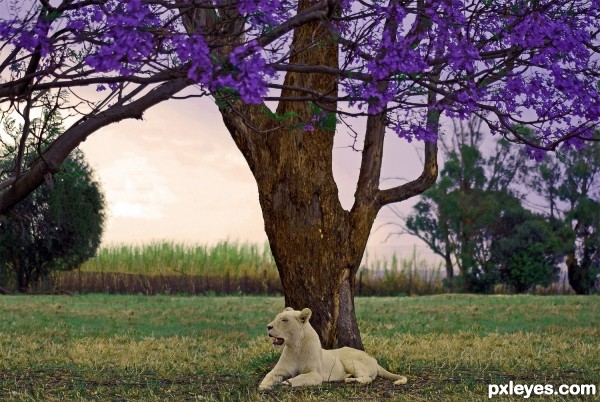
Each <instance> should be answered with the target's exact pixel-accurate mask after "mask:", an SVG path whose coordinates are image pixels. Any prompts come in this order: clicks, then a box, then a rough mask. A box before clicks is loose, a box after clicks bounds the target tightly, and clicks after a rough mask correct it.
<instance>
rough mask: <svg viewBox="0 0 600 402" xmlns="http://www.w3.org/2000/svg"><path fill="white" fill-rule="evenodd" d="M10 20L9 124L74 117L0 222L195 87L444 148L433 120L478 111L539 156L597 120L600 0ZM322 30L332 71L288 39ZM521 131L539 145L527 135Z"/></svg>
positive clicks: (144, 9) (236, 6)
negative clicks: (302, 105)
mask: <svg viewBox="0 0 600 402" xmlns="http://www.w3.org/2000/svg"><path fill="white" fill-rule="evenodd" d="M7 8H8V9H9V10H10V12H9V15H3V16H2V17H1V18H0V40H1V43H0V46H1V49H2V52H1V53H0V57H1V60H0V74H1V82H0V105H1V106H2V112H3V114H4V115H10V114H15V112H17V113H18V114H20V115H21V118H22V119H23V121H24V122H27V120H28V119H30V116H29V115H30V114H31V113H33V112H34V109H35V108H36V107H40V102H43V103H45V105H44V107H53V108H57V109H61V110H63V111H68V113H70V114H72V115H74V116H79V118H78V119H74V120H73V123H72V124H71V125H70V126H69V127H68V128H67V130H66V132H65V134H64V135H63V136H61V138H60V139H59V140H57V141H56V142H57V144H56V145H55V146H54V147H51V148H50V149H49V150H48V151H47V152H48V154H47V157H46V158H45V162H44V163H45V166H38V167H27V166H22V160H19V158H16V161H15V174H14V175H13V177H12V178H11V179H10V180H9V181H5V182H4V183H2V184H1V185H0V189H5V188H6V187H7V186H9V185H11V186H14V187H15V190H18V191H15V192H13V193H14V194H13V196H12V197H10V196H8V195H6V193H5V192H3V194H2V197H0V201H1V202H0V205H1V206H2V207H1V209H2V210H5V209H6V208H8V207H9V206H10V205H12V204H14V200H13V199H15V198H18V197H19V196H22V193H24V192H28V191H31V189H32V188H33V187H35V186H36V185H39V183H40V181H41V179H40V178H41V171H42V170H56V169H57V168H58V165H59V164H60V162H62V160H64V159H65V158H66V155H67V154H68V152H69V151H70V150H72V149H74V148H75V147H76V145H77V144H78V143H79V142H81V141H82V140H84V139H85V138H86V137H87V136H88V135H90V134H91V133H93V132H94V131H96V130H97V129H98V128H100V127H102V126H104V125H107V124H110V123H113V122H116V121H119V120H121V119H124V118H139V117H140V116H141V114H142V113H143V112H144V110H146V109H147V108H149V107H151V106H153V105H155V104H157V103H159V102H162V101H164V100H166V99H168V98H171V97H174V96H175V94H176V93H178V92H180V91H182V90H183V89H185V88H189V87H193V88H194V89H193V90H191V91H188V92H186V95H184V96H202V95H212V96H214V97H215V98H217V99H218V101H219V102H220V105H221V106H222V107H226V106H227V104H232V103H233V102H235V101H236V100H237V99H240V100H241V101H242V102H244V103H248V104H260V103H262V102H263V101H272V100H273V101H281V100H282V99H287V100H289V101H293V102H307V101H311V102H313V103H314V104H315V105H316V106H317V107H316V108H314V109H313V110H314V113H313V116H312V117H311V118H310V119H308V120H306V121H302V122H301V123H300V124H302V125H304V127H305V128H306V130H311V129H312V128H314V126H315V123H316V124H329V125H330V126H331V121H332V117H331V116H330V117H329V119H327V116H328V113H336V114H337V117H334V118H333V121H335V118H337V119H338V120H339V119H343V118H344V117H347V116H349V115H364V114H369V115H373V114H380V113H383V114H384V116H385V117H384V124H385V125H386V126H387V127H388V128H389V129H390V131H391V132H395V133H396V134H397V135H399V136H401V137H403V138H406V139H407V140H409V141H410V140H412V139H419V140H426V141H427V140H429V141H431V140H433V139H435V138H436V136H437V134H438V131H439V124H438V122H439V117H440V115H444V116H450V117H455V116H459V117H466V116H469V115H471V114H472V113H474V114H476V115H477V116H479V117H480V118H481V119H483V120H485V122H486V123H487V125H488V126H489V129H490V130H491V131H492V133H500V134H502V135H505V136H506V138H508V139H510V140H511V141H515V142H519V143H524V144H526V145H527V146H528V147H529V149H530V151H531V152H532V153H533V154H534V155H536V156H540V155H541V154H539V152H541V151H540V150H553V149H556V148H557V147H558V146H559V145H560V144H561V143H567V144H569V145H570V146H576V147H581V146H583V144H582V141H585V140H587V139H589V138H591V136H592V132H593V129H594V127H597V125H598V120H599V117H600V95H599V85H600V84H599V78H598V71H599V70H600V68H599V67H600V66H599V57H598V53H599V38H598V34H599V31H600V22H599V21H600V6H599V4H598V2H597V1H587V0H585V1H583V0H580V1H572V0H570V1H554V0H553V1H549V0H546V1H544V0H536V1H526V0H510V1H508V0H505V1H487V0H473V1H463V0H427V1H426V0H417V1H390V2H381V1H353V0H337V1H332V0H327V1H326V0H323V1H316V2H311V3H308V2H303V1H300V2H296V1H295V0H251V1H250V0H233V1H232V0H227V1H204V0H118V1H117V0H106V1H89V0H79V1H74V0H63V1H47V0H40V1H25V0H22V1H18V0H12V1H8V2H7ZM314 22H316V23H318V25H319V26H321V27H322V28H323V29H322V30H321V31H320V35H323V34H324V33H325V34H327V35H330V36H331V37H333V38H334V40H335V42H336V44H337V48H338V50H339V54H338V57H339V62H335V63H333V65H327V64H326V63H322V64H319V63H316V64H314V63H313V64H311V63H294V62H290V60H291V59H290V57H291V56H293V55H292V54H291V50H290V49H291V39H292V33H293V32H294V31H295V30H297V29H298V28H299V27H302V26H304V25H306V24H310V23H314ZM315 40H318V38H315ZM296 51H297V50H296ZM334 57H335V56H334ZM288 72H297V73H300V74H310V73H320V74H324V75H329V76H333V77H334V78H335V82H336V87H337V89H336V91H333V92H329V93H321V92H319V91H318V90H314V89H311V88H308V87H307V86H306V85H303V83H302V82H286V84H285V85H283V84H282V83H281V74H282V73H288ZM96 91H97V92H96ZM48 93H51V94H52V95H53V96H51V97H47V96H46V97H42V94H48ZM65 95H69V96H65ZM42 98H43V99H42ZM339 102H343V105H344V107H343V108H341V109H340V108H337V107H336V104H337V103H339ZM284 117H285V116H284ZM288 117H289V116H288ZM279 118H282V116H279ZM327 121H328V122H329V123H324V122H327ZM523 124H527V125H530V126H533V127H535V132H536V135H535V136H526V135H523V133H521V132H520V131H519V130H518V129H517V128H516V127H517V126H519V125H523ZM23 134H24V135H23V136H24V137H26V136H28V125H27V124H25V125H24V132H23ZM19 155H22V153H19ZM42 168H45V169H42ZM29 171H31V173H29ZM23 173H26V174H25V175H24V176H26V177H22V174H23ZM19 184H22V185H23V188H22V189H21V187H19Z"/></svg>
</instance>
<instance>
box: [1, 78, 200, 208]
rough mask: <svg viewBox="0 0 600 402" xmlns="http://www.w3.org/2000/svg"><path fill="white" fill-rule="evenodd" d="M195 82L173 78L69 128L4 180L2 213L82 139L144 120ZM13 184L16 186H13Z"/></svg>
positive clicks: (30, 190) (57, 166)
mask: <svg viewBox="0 0 600 402" xmlns="http://www.w3.org/2000/svg"><path fill="white" fill-rule="evenodd" d="M192 84H193V83H192V82H191V81H189V80H187V79H185V80H184V79H178V80H173V81H170V82H167V83H164V84H162V85H160V86H158V87H156V88H155V89H153V90H152V91H150V92H149V93H148V94H146V95H144V96H143V97H141V98H139V99H138V100H135V101H133V102H131V103H128V104H117V105H115V106H112V107H111V108H109V109H108V110H106V111H104V112H102V113H99V114H97V115H95V116H93V117H89V118H88V119H86V120H83V121H81V122H80V123H79V124H76V125H74V126H71V127H70V128H69V129H67V130H66V131H65V132H64V133H63V134H62V135H61V136H60V137H59V138H58V139H57V140H56V141H55V142H54V143H52V145H51V146H50V147H49V148H48V149H47V150H46V151H45V152H44V154H43V157H41V158H39V159H38V160H37V161H36V162H35V163H34V164H33V166H32V167H31V169H29V170H28V171H27V172H24V173H23V174H22V175H21V177H19V178H17V179H16V180H15V178H9V179H7V180H6V181H4V182H2V183H0V189H4V190H2V191H0V214H4V213H6V212H7V211H8V209H10V208H11V207H13V206H14V205H15V204H16V203H17V202H19V201H20V200H21V199H23V198H24V197H26V196H27V194H29V193H30V192H32V191H33V190H35V189H36V188H37V187H38V186H40V185H41V184H42V183H43V181H44V174H46V173H48V172H51V173H55V172H57V171H58V170H59V168H60V165H61V164H62V162H63V161H64V160H65V159H66V158H67V157H68V156H69V153H70V152H71V151H73V150H74V149H75V148H77V146H79V144H81V142H82V141H85V139H86V138H87V137H88V136H89V135H90V134H92V133H94V132H95V131H96V130H98V129H100V128H102V127H104V126H106V125H108V124H111V123H116V122H119V121H122V120H125V119H131V118H136V119H140V118H141V117H142V114H143V113H144V112H145V111H146V110H147V109H148V108H150V107H152V106H154V105H157V104H158V103H161V102H163V101H165V100H167V99H169V98H170V97H171V96H173V95H175V94H176V93H178V92H179V91H181V90H183V89H184V88H186V87H188V86H190V85H192ZM11 184H12V186H11Z"/></svg>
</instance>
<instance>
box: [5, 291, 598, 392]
mask: <svg viewBox="0 0 600 402" xmlns="http://www.w3.org/2000/svg"><path fill="white" fill-rule="evenodd" d="M283 307H284V305H283V299H282V298H279V297H183V296H153V297H147V296H116V295H112V296H111V295H98V294H97V295H81V296H73V297H66V296H3V297H0V316H1V317H2V320H0V400H9V401H30V400H45V401H59V400H98V401H100V400H101V401H105V400H111V401H112V400H114V401H118V400H144V401H154V400H156V401H158V400H190V401H193V400H203V401H204V400H248V401H254V400H257V401H273V400H281V401H304V400H327V401H330V400H332V401H343V400H398V401H429V400H431V401H440V400H449V401H469V400H472V401H480V400H484V399H487V384H488V383H508V382H509V381H511V380H512V381H514V382H515V383H521V384H538V383H540V384H546V383H549V384H554V385H560V384H587V383H591V384H596V385H600V342H598V339H600V320H599V319H598V317H600V297H577V296H544V297H542V296H467V295H444V296H426V297H403V298H357V300H356V308H357V316H358V319H359V323H360V326H361V332H362V336H363V340H364V342H365V347H366V349H367V351H368V352H369V353H371V354H372V355H374V356H375V357H377V358H378V359H379V360H380V362H381V363H382V364H383V365H384V366H386V367H387V368H388V369H390V370H391V371H395V372H400V373H402V374H405V375H407V376H408V378H409V383H408V384H407V385H406V386H400V387H398V386H393V385H391V382H389V381H386V380H382V379H378V380H376V381H375V382H374V383H373V384H372V385H370V386H366V387H362V386H355V385H345V384H337V383H329V384H324V385H323V386H320V387H314V388H308V389H298V390H296V389H295V390H291V389H286V388H277V389H275V390H274V391H273V392H271V393H266V394H261V393H259V392H258V391H257V386H258V383H259V382H260V380H261V379H262V377H263V376H264V375H265V374H266V373H267V372H268V370H269V369H270V368H271V367H272V366H273V365H274V364H275V362H276V361H277V359H278V356H279V354H278V352H277V351H274V350H273V348H272V347H271V346H270V344H269V341H268V339H267V337H266V336H265V324H266V323H267V322H269V321H270V320H271V319H272V317H273V316H274V315H275V314H276V313H277V312H279V311H280V310H281V309H282V308H283ZM498 399H499V398H498ZM570 399H572V398H564V399H559V398H558V397H544V400H570ZM597 399H598V396H596V400H597ZM503 400H506V399H503ZM514 400H522V397H518V398H516V397H515V399H514ZM587 400H591V399H587Z"/></svg>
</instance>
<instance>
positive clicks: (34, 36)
mask: <svg viewBox="0 0 600 402" xmlns="http://www.w3.org/2000/svg"><path fill="white" fill-rule="evenodd" d="M49 28H50V23H49V22H47V21H44V20H38V21H33V22H29V23H27V24H25V25H22V24H21V23H19V21H15V20H0V40H2V42H8V43H12V44H13V45H14V46H16V47H19V48H23V49H26V50H28V51H30V52H33V51H35V50H36V49H37V48H39V51H40V53H41V55H42V56H45V55H47V54H49V53H51V52H52V42H51V40H50V39H49V38H48V30H49Z"/></svg>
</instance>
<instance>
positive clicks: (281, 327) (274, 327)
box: [267, 307, 312, 346]
mask: <svg viewBox="0 0 600 402" xmlns="http://www.w3.org/2000/svg"><path fill="white" fill-rule="evenodd" d="M311 314H312V312H311V311H310V309H308V308H305V309H304V310H302V311H297V310H294V309H293V308H291V307H287V308H286V309H285V310H283V311H282V312H281V313H279V314H277V316H276V317H275V319H274V320H273V321H271V322H270V323H269V324H268V325H267V331H268V332H269V336H270V337H271V338H273V345H275V346H283V345H285V344H286V343H294V342H295V340H296V339H297V338H298V337H299V336H300V335H301V334H302V332H303V327H304V325H306V323H308V320H309V319H310V315H311Z"/></svg>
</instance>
